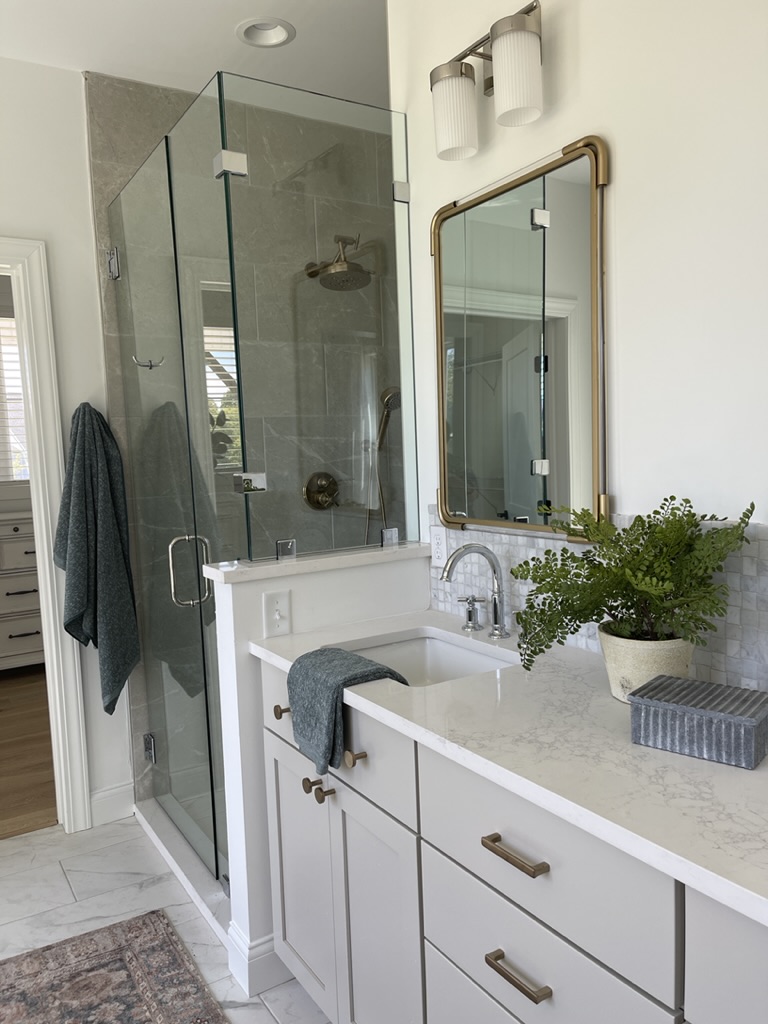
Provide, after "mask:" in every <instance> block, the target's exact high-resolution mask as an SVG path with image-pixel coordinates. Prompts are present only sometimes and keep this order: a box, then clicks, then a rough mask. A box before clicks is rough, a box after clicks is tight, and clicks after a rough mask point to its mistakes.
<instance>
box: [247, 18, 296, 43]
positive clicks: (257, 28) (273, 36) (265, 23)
mask: <svg viewBox="0 0 768 1024" xmlns="http://www.w3.org/2000/svg"><path fill="white" fill-rule="evenodd" d="M235 35H236V36H237V38H238V39H239V40H240V41H241V42H243V43H247V44H248V45H249V46H285V44H286V43H290V41H291V40H292V39H293V38H294V36H295V35H296V29H295V28H294V27H293V25H292V24H291V23H290V21H282V20H281V19H280V18H269V17H263V18H249V19H248V21H242V22H241V23H240V24H239V25H238V26H237V28H236V29H235Z"/></svg>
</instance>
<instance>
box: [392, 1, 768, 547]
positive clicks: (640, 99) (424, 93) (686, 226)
mask: <svg viewBox="0 0 768 1024" xmlns="http://www.w3.org/2000/svg"><path fill="white" fill-rule="evenodd" d="M518 6H519V5H518V4H515V3H513V4H512V5H509V4H508V3H506V2H504V0H482V2H480V3H477V4H474V5H472V6H471V7H470V8H468V7H467V5H466V4H464V3H461V2H460V0H419V3H418V4H414V3H413V2H412V0H389V10H390V26H389V27H390V67H391V76H392V86H391V90H392V106H393V108H394V109H396V110H404V111H405V113H406V115H407V118H408V145H409V169H410V180H411V197H412V201H411V216H412V263H413V293H414V328H415V332H414V333H415V338H416V343H415V347H416V380H417V382H418V384H417V388H418V394H417V397H418V404H417V407H418V410H419V419H418V443H419V472H420V482H421V491H420V493H421V503H422V512H421V521H422V529H424V526H425V524H426V521H427V518H426V506H427V504H431V503H433V502H434V501H435V489H436V487H437V431H436V426H435V424H436V414H437V406H436V393H435V373H434V311H433V285H432V267H431V260H430V256H429V226H430V220H431V217H432V215H433V214H434V212H435V210H437V209H438V207H441V206H443V205H444V204H445V203H447V202H449V201H451V200H453V199H457V198H460V197H462V196H466V195H468V194H470V193H472V192H475V191H477V190H478V189H480V188H482V187H483V186H486V185H489V184H490V183H491V182H494V181H496V180H498V179H500V178H505V177H508V176H510V175H512V174H513V173H514V172H515V171H516V170H518V169H520V168H523V167H525V166H526V165H528V164H530V163H533V162H535V161H538V160H539V159H541V158H542V157H544V156H546V155H548V154H551V153H553V152H555V151H557V150H559V149H561V148H562V146H563V145H565V144H566V143H568V142H571V141H573V140H575V139H577V138H580V137H581V136H584V135H588V134H598V135H602V136H603V137H604V138H605V139H606V141H607V143H608V146H609V149H610V154H611V171H610V174H611V185H610V187H609V189H608V197H607V231H606V240H607V362H608V395H609V423H608V451H609V477H608V489H609V491H610V493H611V494H612V496H613V510H614V511H616V512H622V513H637V512H643V511H648V510H649V509H650V508H652V507H655V505H656V503H657V502H658V500H659V499H660V498H661V497H663V496H664V495H666V494H670V493H672V494H676V495H678V496H679V497H682V496H687V497H690V498H691V499H692V500H693V502H694V504H695V505H696V506H697V508H699V509H700V511H702V512H715V513H718V514H722V515H729V516H735V515H737V514H738V513H739V512H740V511H741V510H742V509H743V508H744V506H745V505H746V504H747V502H748V501H749V500H750V499H754V500H755V501H756V503H757V511H756V515H755V521H757V522H763V523H766V522H768V470H766V460H765V458H764V456H763V455H762V451H763V448H764V441H765V438H766V437H768V400H766V383H767V382H768V344H766V335H767V334H768V330H767V328H766V322H767V318H766V312H765V309H764V307H765V299H764V295H765V294H766V283H765V282H766V271H767V270H768V260H766V255H765V243H764V238H765V234H766V229H767V228H768V190H767V189H766V188H765V174H766V167H767V166H768V119H766V116H765V98H766V96H767V95H768V61H766V59H765V54H766V45H767V43H768V5H767V4H766V3H765V0H744V3H742V4H741V5H740V6H739V7H738V10H735V11H734V12H733V14H732V16H731V15H728V16H726V17H724V13H723V8H722V6H721V5H720V4H716V3H715V2H714V0H678V2H677V3H675V4H672V5H668V6H666V7H664V9H663V10H658V11H653V10H652V9H651V8H649V7H648V5H647V4H641V3H639V2H638V0H622V2H620V3H617V2H616V0H580V2H579V3H573V2H572V0H543V3H542V20H543V33H544V41H543V45H544V95H545V104H546V110H545V113H544V116H543V117H542V118H541V119H540V120H539V121H537V122H535V123H534V124H533V125H529V126H527V127H524V128H517V129H513V128H497V127H496V125H495V124H494V123H493V118H492V116H491V115H492V103H491V102H490V101H487V100H485V99H483V98H482V96H481V97H480V98H479V101H478V102H479V103H481V104H482V121H481V150H480V153H478V155H477V156H475V157H473V158H471V159H470V160H465V161H460V162H454V163H452V162H444V161H440V160H438V159H437V158H436V157H435V155H434V145H433V136H432V121H431V100H430V92H429V72H430V69H431V68H432V67H434V66H435V65H437V64H440V63H443V62H445V61H447V60H448V59H450V58H451V57H452V56H453V55H454V54H455V53H458V52H459V51H460V50H461V49H462V48H464V47H465V46H468V45H469V44H470V43H471V42H473V41H474V40H475V39H477V38H478V37H480V36H481V35H482V34H483V33H484V32H487V31H488V29H489V27H490V25H491V23H492V22H493V21H495V20H497V19H498V18H500V17H503V16H504V15H506V14H511V13H513V12H514V10H516V9H517V8H518ZM480 77H481V76H480V75H478V78H480ZM479 92H482V90H479Z"/></svg>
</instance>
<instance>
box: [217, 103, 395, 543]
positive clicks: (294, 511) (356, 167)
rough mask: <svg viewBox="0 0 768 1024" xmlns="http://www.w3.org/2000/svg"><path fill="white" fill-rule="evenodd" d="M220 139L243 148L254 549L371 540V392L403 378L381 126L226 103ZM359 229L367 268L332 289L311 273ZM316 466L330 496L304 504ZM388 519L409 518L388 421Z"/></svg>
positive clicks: (375, 406) (240, 196) (239, 205)
mask: <svg viewBox="0 0 768 1024" xmlns="http://www.w3.org/2000/svg"><path fill="white" fill-rule="evenodd" d="M226 113H227V126H228V136H227V137H228V145H230V146H234V147H235V148H238V149H240V150H242V151H244V152H246V153H247V154H248V161H249V175H248V178H247V179H240V180H237V181H235V182H234V183H233V188H232V227H233V238H234V248H235V272H236V280H237V305H238V321H239V336H240V342H241V349H240V353H241V368H242V376H243V380H244V381H245V382H246V387H245V390H244V403H243V404H244V409H243V412H244V415H245V420H246V424H247V427H246V434H247V445H248V467H249V469H251V470H253V471H256V472H260V471H266V474H267V487H268V489H267V492H266V493H264V494H257V495H252V496H251V497H250V498H249V509H250V512H251V537H252V552H253V557H264V556H270V555H272V554H273V553H274V550H275V541H276V540H277V539H279V538H285V537H296V538H297V539H298V546H299V548H300V549H301V550H304V551H311V550H322V549H327V548H339V547H351V546H357V545H360V544H362V543H364V542H365V540H366V526H367V528H368V540H369V541H371V542H374V541H378V537H379V529H380V528H381V526H382V525H383V523H382V517H381V514H380V512H376V513H374V514H373V515H372V516H370V515H368V514H367V508H368V507H372V508H374V509H378V495H377V494H376V493H375V492H374V493H373V494H371V493H369V491H368V486H369V482H370V461H369V457H368V456H367V453H366V450H365V449H366V442H367V441H368V442H370V440H372V439H373V438H375V434H376V425H377V422H378V419H379V416H380V414H381V411H382V408H381V405H380V394H381V392H382V391H383V390H384V388H386V387H390V386H393V385H397V384H399V379H400V372H399V342H398V330H397V300H396V279H395V270H394V265H395V260H394V252H395V247H394V243H395V239H394V215H393V209H392V179H393V173H392V156H391V144H390V140H389V138H388V137H386V136H383V135H378V134H376V133H373V132H369V131H363V130H360V129H355V128H349V127H345V126H343V125H335V124H329V123H319V122H317V121H313V120H310V119H306V118H303V117H298V116H294V115H288V114H285V113H276V112H272V111H265V110H258V109H253V108H251V107H246V106H244V105H242V104H234V103H228V104H227V111H226ZM337 235H346V236H349V237H352V238H357V237H358V236H359V238H360V246H361V248H362V249H364V250H365V252H364V255H361V256H360V257H355V259H356V261H357V262H360V263H361V264H362V265H363V266H364V267H365V268H366V269H369V270H372V271H373V278H372V280H371V282H370V284H368V285H367V286H366V287H364V288H361V289H359V290H350V291H332V290H329V289H326V288H323V287H322V286H321V285H320V283H319V281H318V280H316V279H311V278H309V277H307V275H306V273H305V269H304V268H305V267H306V265H307V264H308V263H311V262H312V263H320V262H324V261H327V260H329V259H332V258H333V257H334V255H335V254H336V253H337V252H338V247H337V244H336V242H335V241H334V238H335V236H337ZM320 470H324V471H328V472H330V473H332V474H333V476H334V477H335V478H336V479H337V481H338V482H339V487H340V493H339V505H338V507H337V508H334V509H332V510H328V511H326V510H323V511H317V510H314V509H311V508H310V507H309V506H308V505H306V504H305V503H304V501H303V500H302V488H303V485H304V483H305V482H306V481H307V479H308V478H309V477H310V476H311V474H312V473H314V472H317V471H320ZM380 471H381V476H382V482H383V486H384V494H385V509H386V515H387V521H388V525H391V526H398V527H399V528H400V530H401V532H402V531H403V528H404V495H403V488H402V444H401V439H400V431H399V417H397V416H395V417H393V418H392V422H391V424H390V430H389V432H388V435H387V443H386V445H385V447H384V448H383V450H382V452H381V466H380Z"/></svg>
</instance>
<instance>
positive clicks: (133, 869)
mask: <svg viewBox="0 0 768 1024" xmlns="http://www.w3.org/2000/svg"><path fill="white" fill-rule="evenodd" d="M61 866H62V867H63V869H64V872H65V874H66V876H67V879H68V881H69V884H70V885H71V886H72V891H73V892H74V894H75V897H76V898H77V899H78V900H87V899H90V898H91V896H98V895H100V894H101V893H104V892H112V891H113V890H115V889H122V888H123V887H124V886H126V885H138V884H140V883H141V882H145V881H147V880H148V879H150V878H153V877H155V876H157V875H164V874H168V873H169V872H170V868H169V867H168V865H167V864H166V862H165V860H164V859H163V857H161V856H160V854H159V853H158V851H157V850H156V849H155V848H154V847H153V846H152V845H151V844H150V845H149V846H148V845H147V839H146V836H137V838H136V839H131V840H129V842H127V843H115V844H114V845H113V846H108V847H106V848H102V849H100V850H94V851H92V852H90V853H81V854H78V855H77V856H76V857H65V858H64V859H63V860H62V861H61Z"/></svg>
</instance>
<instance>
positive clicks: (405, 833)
mask: <svg viewBox="0 0 768 1024" xmlns="http://www.w3.org/2000/svg"><path fill="white" fill-rule="evenodd" d="M333 785H334V787H335V790H336V792H335V793H334V795H333V796H331V797H329V799H328V802H329V804H330V815H331V844H332V851H333V856H332V863H333V873H334V877H333V887H334V902H335V907H336V915H335V920H336V958H337V977H338V983H337V984H338V998H339V1018H338V1019H339V1024H352V1022H354V1024H422V1020H423V999H422V954H421V929H420V920H419V874H418V840H417V838H416V836H415V834H414V833H413V832H411V831H410V830H409V829H407V828H405V827H404V826H403V825H401V824H400V823H399V822H397V821H395V820H394V819H393V818H391V817H390V816H389V815H388V814H385V813H384V812H383V811H381V810H379V808H377V807H376V806H375V805H374V804H372V803H370V802H369V801H368V800H366V799H364V798H363V797H361V796H360V795H359V794H358V793H356V792H354V791H353V790H351V789H349V788H348V787H347V786H345V785H344V784H343V783H342V782H339V781H338V780H334V783H333Z"/></svg>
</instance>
